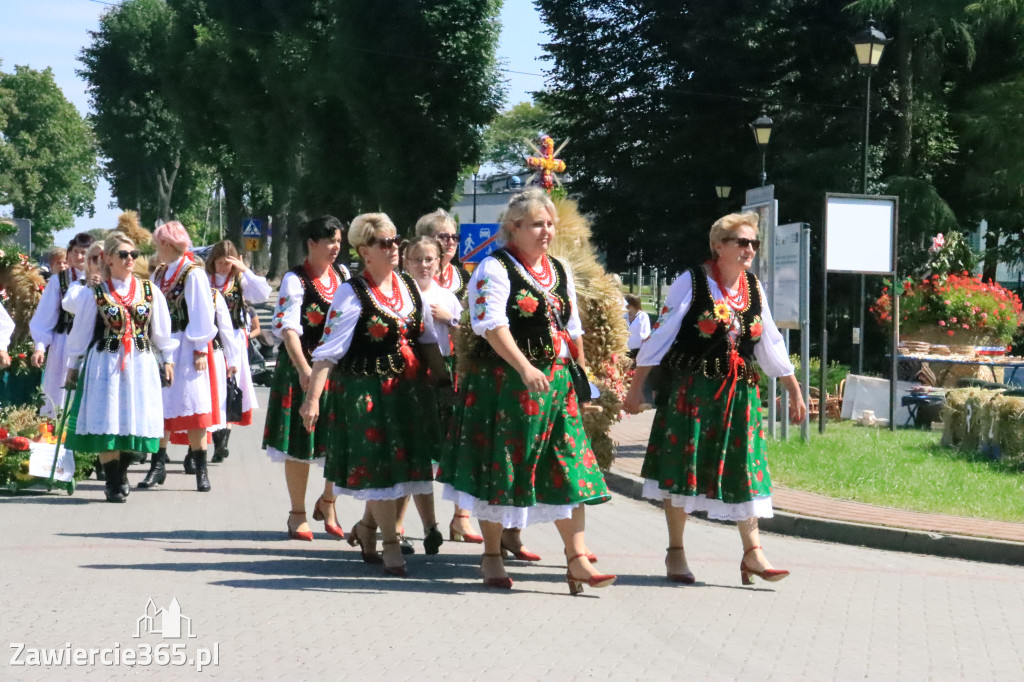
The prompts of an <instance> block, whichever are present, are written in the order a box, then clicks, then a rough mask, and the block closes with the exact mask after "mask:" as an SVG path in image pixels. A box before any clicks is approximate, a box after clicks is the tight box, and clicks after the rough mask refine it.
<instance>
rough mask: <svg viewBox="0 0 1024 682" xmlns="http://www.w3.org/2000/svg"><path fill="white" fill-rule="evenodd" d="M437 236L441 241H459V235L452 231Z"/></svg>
mask: <svg viewBox="0 0 1024 682" xmlns="http://www.w3.org/2000/svg"><path fill="white" fill-rule="evenodd" d="M437 238H438V239H440V240H441V241H446V242H457V241H459V235H457V234H452V233H450V232H442V233H441V234H439V235H437Z"/></svg>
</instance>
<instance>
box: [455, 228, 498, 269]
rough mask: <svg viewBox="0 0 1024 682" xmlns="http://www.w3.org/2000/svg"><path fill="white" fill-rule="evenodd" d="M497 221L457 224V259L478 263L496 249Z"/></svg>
mask: <svg viewBox="0 0 1024 682" xmlns="http://www.w3.org/2000/svg"><path fill="white" fill-rule="evenodd" d="M500 228H501V226H500V225H498V223H462V225H460V226H459V260H460V261H462V262H463V263H479V262H480V261H482V260H483V259H484V258H486V257H487V256H488V255H490V253H491V252H492V251H497V249H498V230H499V229H500Z"/></svg>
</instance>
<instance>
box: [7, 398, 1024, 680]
mask: <svg viewBox="0 0 1024 682" xmlns="http://www.w3.org/2000/svg"><path fill="white" fill-rule="evenodd" d="M266 397H267V396H266V392H265V390H264V391H263V392H262V394H261V398H262V400H263V404H265V402H266ZM256 421H257V423H258V424H260V425H262V414H259V415H257V419H256ZM260 430H261V429H260V427H259V426H255V427H250V428H247V429H242V430H239V431H238V432H236V434H235V435H234V436H233V437H232V442H231V446H232V447H231V450H232V455H231V457H230V458H229V459H228V460H227V461H226V462H224V463H222V464H218V465H214V466H212V468H211V479H212V483H213V491H212V492H210V493H208V494H200V493H197V492H195V490H194V478H193V477H191V476H186V475H184V474H183V473H181V465H180V461H181V457H182V455H183V454H184V448H181V447H178V448H175V449H174V450H172V459H174V460H175V463H174V464H172V465H171V471H172V473H171V474H170V475H169V476H168V483H167V485H165V486H163V487H162V488H158V489H156V490H152V491H144V490H136V491H134V492H133V493H132V495H131V497H130V498H129V500H128V503H127V504H124V505H113V504H107V503H105V502H103V501H102V500H103V495H102V488H101V485H102V484H100V483H97V482H95V481H93V482H87V483H85V484H83V485H81V486H80V487H79V489H78V491H77V492H76V493H75V495H73V496H70V497H69V496H67V495H65V494H64V493H62V492H52V493H44V494H38V493H37V494H26V493H23V494H20V495H17V496H13V497H11V496H0V518H2V519H3V529H4V532H3V534H2V541H0V587H2V591H0V593H2V594H3V602H2V607H0V633H3V638H4V639H5V640H7V643H8V644H10V643H19V642H20V643H24V644H25V645H26V647H29V648H32V647H35V648H56V649H63V648H65V647H66V646H68V647H70V648H72V649H73V648H85V649H89V648H103V647H114V646H115V643H119V644H120V650H125V649H134V650H138V649H140V648H141V647H142V646H143V645H149V646H152V647H156V646H158V645H159V644H161V643H169V644H180V643H185V644H186V650H187V653H188V656H194V655H196V651H197V649H199V648H211V649H212V648H213V647H214V645H216V647H217V650H218V654H219V660H218V665H216V666H209V667H207V668H206V669H204V670H203V671H202V673H196V672H195V671H194V670H192V669H182V668H176V667H171V666H164V667H160V666H156V665H151V666H149V667H129V666H126V665H120V666H115V667H105V666H102V665H99V664H97V665H92V666H89V665H86V666H80V667H79V666H70V667H59V668H57V667H49V668H43V667H15V666H11V664H10V659H11V656H13V655H14V654H15V650H14V649H7V656H6V658H5V659H4V660H3V661H0V680H8V679H10V680H35V679H60V680H66V679H81V678H89V679H126V678H132V679H135V678H141V677H146V678H152V679H172V678H173V679H190V678H193V677H195V678H198V677H199V675H200V674H201V675H202V676H204V677H217V678H224V679H253V680H274V679H287V680H294V679H303V680H307V679H309V680H320V679H358V680H383V679H386V680H481V679H489V680H503V679H515V680H519V681H521V680H549V679H551V680H560V681H561V680H616V681H618V680H670V679H671V680H676V679H692V680H740V679H743V680H786V681H791V680H833V679H834V680H855V679H856V680H901V681H907V680H1019V679H1022V678H1024V658H1022V653H1021V650H1020V647H1019V646H1018V645H1017V642H1018V641H1019V634H1018V633H1020V632H1022V631H1024V581H1022V580H1021V578H1022V572H1021V569H1019V568H1014V567H1011V566H1002V565H996V564H982V563H973V562H967V561H960V560H953V559H941V558H936V557H930V556H920V555H912V554H905V553H892V552H883V551H876V550H870V549H863V548H857V547H850V546H844V545H835V544H829V543H821V542H814V541H808V540H802V539H798V538H789V537H783V536H772V535H767V534H766V535H765V536H764V537H763V540H764V545H765V548H766V550H767V552H768V555H769V557H770V558H772V560H773V561H774V562H775V563H776V565H778V566H781V567H785V568H789V569H790V570H792V571H793V575H792V576H790V578H788V579H787V580H785V581H783V582H780V583H775V584H770V585H769V584H765V583H760V582H758V583H757V584H756V585H755V586H754V587H753V588H745V587H742V586H741V585H740V580H739V575H738V570H737V562H738V561H739V559H740V553H741V551H740V545H739V538H738V536H737V532H736V530H735V528H734V527H733V526H730V525H724V524H712V523H707V522H702V521H699V520H694V521H692V522H691V523H690V526H689V528H688V529H687V555H688V557H689V560H690V566H691V568H692V569H693V571H694V573H696V575H697V578H698V583H697V584H696V585H693V586H679V585H672V584H669V583H668V582H666V581H665V579H664V577H663V571H664V566H663V559H664V548H665V544H666V542H665V531H664V523H663V518H662V516H661V514H660V512H659V511H658V510H657V509H656V508H655V507H653V506H651V505H649V504H646V503H642V502H637V501H634V500H630V499H626V498H622V497H616V498H615V499H614V500H613V501H611V502H609V503H608V504H605V505H601V506H598V507H593V508H590V509H589V510H588V544H589V545H590V548H591V549H592V550H593V551H595V552H596V553H597V554H598V555H599V556H600V563H599V564H598V567H599V568H601V569H602V570H607V571H609V572H615V573H618V574H619V582H618V583H617V584H616V585H614V586H613V587H610V588H607V589H604V590H590V589H588V590H587V591H586V592H585V593H584V594H583V595H581V596H579V597H575V598H574V597H570V596H569V595H568V592H567V588H566V585H565V581H564V573H565V569H564V563H563V561H562V559H561V550H560V547H559V542H558V539H557V533H556V532H555V529H554V527H553V526H551V525H545V526H539V527H536V528H531V529H529V530H527V531H526V533H525V538H526V540H527V542H528V544H529V546H530V548H531V549H533V550H534V551H537V552H538V553H540V554H541V555H542V556H543V557H544V560H543V561H541V562H540V563H539V565H526V564H523V563H521V562H510V567H509V570H510V572H511V574H512V576H513V578H514V579H515V587H514V589H513V590H512V592H511V593H502V592H497V591H493V590H487V589H484V588H483V587H482V586H481V585H480V581H479V577H478V576H479V574H478V569H477V566H478V563H479V547H478V546H473V545H462V544H455V543H447V542H446V543H445V545H444V546H443V547H442V548H441V553H440V554H439V555H437V556H435V557H426V556H424V555H423V554H422V550H421V549H420V552H419V553H417V554H416V555H414V556H412V557H409V572H410V577H409V578H405V579H402V578H388V577H385V576H383V575H382V573H381V571H380V568H379V567H375V566H367V565H364V564H363V563H362V562H361V561H360V560H359V555H358V552H357V551H356V550H354V549H352V548H350V547H349V546H348V545H347V544H345V543H343V542H339V541H337V540H333V539H329V536H327V535H326V534H324V533H323V531H322V526H321V525H320V524H317V523H315V522H314V523H313V528H314V531H316V540H315V541H314V542H313V543H303V542H298V541H293V540H288V539H286V535H285V532H284V531H285V521H286V517H287V512H288V508H289V505H288V501H287V495H286V493H285V486H284V477H283V473H282V471H281V468H280V466H279V465H274V464H272V463H271V462H269V461H268V460H267V458H266V456H265V455H264V454H263V453H262V452H260V451H259V450H258V446H259V438H260ZM144 470H145V467H141V466H136V467H133V469H132V472H131V478H132V480H133V481H136V482H137V481H138V480H139V479H140V478H141V477H142V474H143V472H144ZM318 494H319V481H318V480H316V481H314V482H311V484H310V487H309V494H308V496H307V504H308V507H307V508H308V509H312V504H313V501H314V500H315V499H316V498H317V496H318ZM338 511H339V515H340V517H341V520H342V523H343V525H344V526H345V528H346V532H347V530H348V528H350V527H351V525H352V524H353V523H354V521H355V520H356V519H357V518H358V516H359V514H360V511H361V507H360V505H359V504H358V503H355V502H353V501H351V500H344V499H339V502H338ZM450 514H451V507H450V505H449V503H447V502H443V501H441V500H440V499H438V517H439V518H440V519H444V520H445V521H446V520H447V519H448V518H450ZM414 517H415V512H414V511H410V516H409V518H408V520H407V526H408V528H409V531H410V535H413V536H417V540H418V536H420V535H421V533H420V532H418V531H419V522H418V521H417V520H416V519H415V518H414ZM417 547H418V548H421V547H422V545H421V544H420V543H419V542H417ZM150 598H152V599H153V601H154V603H155V605H156V606H157V607H162V608H166V607H169V606H170V604H171V601H172V599H177V601H178V603H179V604H180V607H181V612H182V614H183V615H185V616H187V617H189V618H190V619H191V621H190V623H191V627H192V632H193V633H194V634H195V637H194V638H192V639H188V638H185V639H181V640H176V639H161V637H160V636H159V635H156V634H143V636H142V637H140V638H138V639H136V638H134V637H133V634H134V633H135V629H136V626H137V621H138V620H139V619H140V617H143V616H144V615H145V608H146V603H147V600H148V599H150ZM24 656H25V654H24V653H23V654H22V660H26V659H25V658H24Z"/></svg>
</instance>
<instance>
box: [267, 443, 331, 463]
mask: <svg viewBox="0 0 1024 682" xmlns="http://www.w3.org/2000/svg"><path fill="white" fill-rule="evenodd" d="M267 457H269V458H270V461H271V462H277V463H279V464H281V463H284V462H302V463H303V464H318V465H320V468H321V469H323V468H324V464H326V463H327V458H326V457H317V458H315V459H300V458H299V457H292V456H291V455H289V454H288V453H287V452H283V451H281V450H278V449H277V448H275V447H271V446H269V445H268V446H267Z"/></svg>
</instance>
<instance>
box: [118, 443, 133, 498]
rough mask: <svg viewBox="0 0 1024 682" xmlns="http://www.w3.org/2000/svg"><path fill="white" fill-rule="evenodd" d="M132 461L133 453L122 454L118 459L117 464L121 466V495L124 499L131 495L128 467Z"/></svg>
mask: <svg viewBox="0 0 1024 682" xmlns="http://www.w3.org/2000/svg"><path fill="white" fill-rule="evenodd" d="M133 461H135V453H134V452H122V453H121V457H120V458H119V459H118V464H120V465H121V494H122V495H124V496H125V497H128V496H129V495H131V494H132V486H131V485H130V484H129V483H128V467H129V465H131V463H132V462H133Z"/></svg>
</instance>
